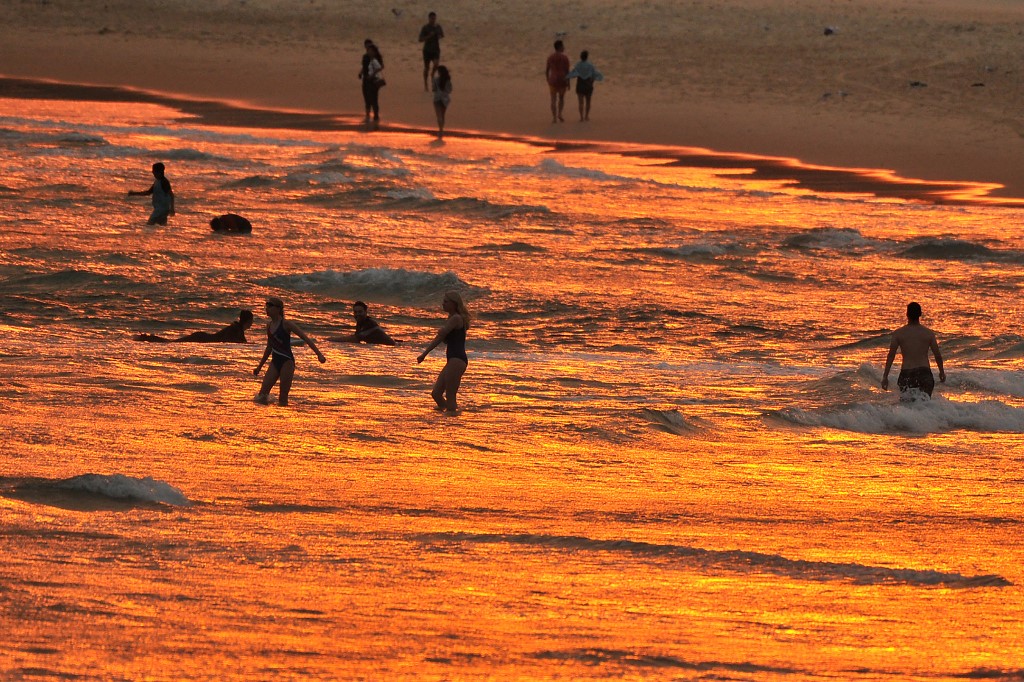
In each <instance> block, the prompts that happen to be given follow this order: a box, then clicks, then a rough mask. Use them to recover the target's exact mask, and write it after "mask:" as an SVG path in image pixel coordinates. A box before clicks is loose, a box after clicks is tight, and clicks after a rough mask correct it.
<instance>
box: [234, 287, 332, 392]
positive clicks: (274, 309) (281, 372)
mask: <svg viewBox="0 0 1024 682" xmlns="http://www.w3.org/2000/svg"><path fill="white" fill-rule="evenodd" d="M267 317H269V318H270V322H268V323H267V348H266V350H264V351H263V358H262V359H261V360H260V364H258V365H256V369H254V370H253V371H252V373H253V376H259V375H260V370H261V369H263V365H264V364H265V363H266V362H267V358H269V357H270V356H271V355H273V358H272V359H271V361H270V367H269V368H268V369H267V373H266V374H265V375H264V376H263V385H262V386H261V387H260V392H259V393H257V394H256V397H255V398H253V401H254V402H257V403H260V404H262V405H266V404H267V403H269V402H270V389H272V388H273V387H274V384H275V383H277V380H278V379H280V380H281V388H280V393H279V395H278V398H277V404H278V405H287V404H288V393H289V392H290V391H291V389H292V377H293V376H294V375H295V356H294V355H292V336H291V335H292V334H293V333H294V334H295V335H296V336H298V337H299V338H300V339H302V340H303V341H305V342H306V345H308V346H309V347H310V348H312V349H313V352H314V353H316V358H317V360H319V361H320V362H321V363H324V362H327V358H325V357H324V354H323V353H321V352H320V349H319V348H317V347H316V343H314V341H313V339H311V338H309V336H307V335H306V333H305V332H304V331H302V330H301V329H300V328H299V325H297V324H295V323H294V322H292V321H291V320H286V319H284V302H283V301H282V300H281V299H279V298H276V297H271V298H268V299H267Z"/></svg>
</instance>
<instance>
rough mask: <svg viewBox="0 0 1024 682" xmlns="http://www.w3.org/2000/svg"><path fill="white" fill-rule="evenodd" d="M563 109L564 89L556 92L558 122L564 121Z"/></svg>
mask: <svg viewBox="0 0 1024 682" xmlns="http://www.w3.org/2000/svg"><path fill="white" fill-rule="evenodd" d="M564 109H565V88H562V89H561V90H559V91H558V120H559V121H564V120H565V119H564V118H562V111H563V110H564Z"/></svg>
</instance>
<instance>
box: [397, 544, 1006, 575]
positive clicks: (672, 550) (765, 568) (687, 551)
mask: <svg viewBox="0 0 1024 682" xmlns="http://www.w3.org/2000/svg"><path fill="white" fill-rule="evenodd" d="M416 539H417V540H419V541H420V542H425V543H442V542H449V543H456V542H462V543H478V544H512V545H527V546H533V547H542V548H550V549H564V550H575V551H580V550H584V551H594V552H620V553H628V554H632V555H635V556H642V557H666V558H670V559H676V560H679V561H682V562H684V563H686V564H688V565H691V566H693V567H694V568H697V569H703V570H708V569H711V570H726V571H738V572H743V573H751V574H756V573H771V574H775V575H779V576H784V577H787V578H792V579H795V580H813V581H830V580H835V581H843V582H852V583H854V584H857V585H911V586H924V587H933V586H935V587H939V586H941V587H955V588H971V587H1008V586H1011V585H1012V584H1013V583H1011V582H1010V581H1009V580H1007V579H1006V578H1003V577H1002V576H1000V575H995V574H989V575H977V576H965V575H961V574H960V573H950V572H945V571H937V570H930V569H914V568H887V567H884V566H869V565H865V564H858V563H853V562H832V561H804V560H801V559H788V558H786V557H784V556H780V555H778V554H765V553H763V552H747V551H743V550H711V549H701V548H699V547H687V546H685V545H662V544H654V543H650V542H638V541H634V540H595V539H592V538H587V537H581V536H573V535H545V534H525V533H524V534H506V533H465V532H440V533H428V534H423V535H419V536H416Z"/></svg>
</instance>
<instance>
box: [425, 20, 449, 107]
mask: <svg viewBox="0 0 1024 682" xmlns="http://www.w3.org/2000/svg"><path fill="white" fill-rule="evenodd" d="M441 38H444V29H443V28H441V25H440V24H438V23H437V14H436V13H435V12H431V13H430V14H428V15H427V23H426V24H424V25H423V28H421V29H420V42H421V43H423V89H424V90H427V79H428V78H433V77H434V73H436V72H437V67H438V65H439V64H440V63H441Z"/></svg>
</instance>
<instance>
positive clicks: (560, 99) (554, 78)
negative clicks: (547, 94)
mask: <svg viewBox="0 0 1024 682" xmlns="http://www.w3.org/2000/svg"><path fill="white" fill-rule="evenodd" d="M568 73H569V58H568V57H566V56H565V44H564V43H562V41H561V40H556V41H555V51H554V52H552V53H551V55H550V56H549V57H548V63H547V65H546V66H545V67H544V77H545V78H546V79H547V81H548V89H549V90H550V91H551V122H552V123H558V122H559V121H564V120H565V119H564V118H562V109H563V108H564V107H565V91H566V90H568V89H569V81H568V80H567V79H566V75H568Z"/></svg>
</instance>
